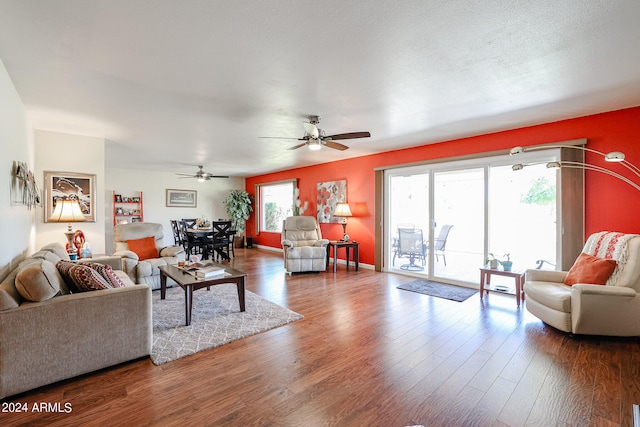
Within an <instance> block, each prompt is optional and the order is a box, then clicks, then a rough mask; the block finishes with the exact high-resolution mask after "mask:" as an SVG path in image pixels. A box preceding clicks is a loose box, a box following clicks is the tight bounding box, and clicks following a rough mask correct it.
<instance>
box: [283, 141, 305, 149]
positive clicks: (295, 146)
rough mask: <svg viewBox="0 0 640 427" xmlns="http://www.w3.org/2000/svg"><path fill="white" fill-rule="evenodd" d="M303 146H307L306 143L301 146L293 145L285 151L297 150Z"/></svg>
mask: <svg viewBox="0 0 640 427" xmlns="http://www.w3.org/2000/svg"><path fill="white" fill-rule="evenodd" d="M305 145H307V143H306V142H305V143H303V144H298V145H294V146H293V147H290V148H287V150H295V149H297V148H300V147H304V146H305Z"/></svg>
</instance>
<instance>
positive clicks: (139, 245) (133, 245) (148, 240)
mask: <svg viewBox="0 0 640 427" xmlns="http://www.w3.org/2000/svg"><path fill="white" fill-rule="evenodd" d="M127 245H129V250H130V251H132V252H135V254H136V255H138V258H139V259H140V261H143V260H145V259H150V258H158V248H157V247H156V239H155V237H153V236H150V237H145V238H144V239H137V240H127Z"/></svg>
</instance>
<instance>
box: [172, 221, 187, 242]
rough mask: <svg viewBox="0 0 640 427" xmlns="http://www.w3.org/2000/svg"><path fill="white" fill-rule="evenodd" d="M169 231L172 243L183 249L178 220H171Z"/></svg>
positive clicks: (182, 237)
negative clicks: (170, 231)
mask: <svg viewBox="0 0 640 427" xmlns="http://www.w3.org/2000/svg"><path fill="white" fill-rule="evenodd" d="M171 230H172V231H173V241H174V242H175V244H176V245H178V246H182V247H184V235H183V234H182V233H181V232H180V226H179V225H178V220H175V219H172V220H171ZM185 250H186V249H185Z"/></svg>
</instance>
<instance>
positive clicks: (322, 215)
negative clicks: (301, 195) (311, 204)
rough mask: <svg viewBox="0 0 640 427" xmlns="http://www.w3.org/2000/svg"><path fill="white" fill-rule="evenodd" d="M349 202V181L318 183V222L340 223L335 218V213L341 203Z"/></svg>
mask: <svg viewBox="0 0 640 427" xmlns="http://www.w3.org/2000/svg"><path fill="white" fill-rule="evenodd" d="M346 201H347V180H346V179H343V180H339V181H327V182H319V183H318V200H317V202H318V204H317V206H318V222H319V223H330V222H331V223H338V222H339V221H338V218H334V217H333V211H334V210H335V208H336V205H337V204H338V203H340V202H346Z"/></svg>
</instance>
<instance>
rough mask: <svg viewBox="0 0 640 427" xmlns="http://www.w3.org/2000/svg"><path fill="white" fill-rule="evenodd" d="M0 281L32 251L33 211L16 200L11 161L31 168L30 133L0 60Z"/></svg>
mask: <svg viewBox="0 0 640 427" xmlns="http://www.w3.org/2000/svg"><path fill="white" fill-rule="evenodd" d="M0 152H1V153H2V156H0V234H1V235H2V244H1V245H0V280H1V279H2V278H4V277H5V276H6V275H7V274H8V273H9V271H11V270H12V269H13V268H14V267H15V266H16V265H17V263H18V262H20V261H21V260H22V259H24V258H25V257H26V256H27V255H29V254H30V253H31V252H33V251H34V246H35V229H34V227H33V222H34V218H35V210H34V209H32V210H29V209H27V207H26V206H23V205H21V204H18V203H16V201H17V200H20V199H19V198H18V197H16V196H17V195H16V194H15V191H14V192H13V194H12V186H13V188H14V190H15V188H17V186H16V185H15V182H14V180H13V179H12V171H13V162H14V161H20V162H26V163H27V165H28V167H29V169H30V170H31V171H33V168H34V154H33V153H34V144H33V132H32V131H31V126H30V125H29V122H28V119H27V113H26V110H25V108H24V105H23V103H22V100H21V99H20V96H18V93H17V92H16V89H15V87H14V85H13V82H12V81H11V78H10V77H9V74H8V73H7V70H6V68H5V67H4V63H3V62H2V61H1V60H0Z"/></svg>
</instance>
